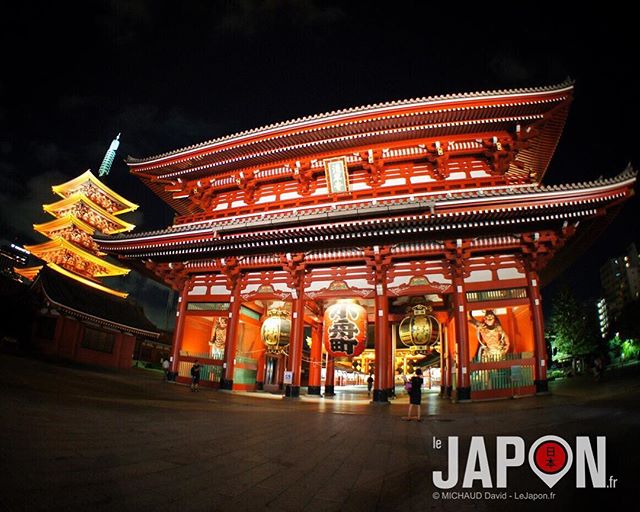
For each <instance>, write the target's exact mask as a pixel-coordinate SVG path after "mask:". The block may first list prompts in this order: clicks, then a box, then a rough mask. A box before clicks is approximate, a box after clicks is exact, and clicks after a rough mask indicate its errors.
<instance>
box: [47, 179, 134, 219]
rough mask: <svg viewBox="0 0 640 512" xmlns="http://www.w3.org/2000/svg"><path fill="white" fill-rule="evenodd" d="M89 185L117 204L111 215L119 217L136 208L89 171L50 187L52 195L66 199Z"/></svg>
mask: <svg viewBox="0 0 640 512" xmlns="http://www.w3.org/2000/svg"><path fill="white" fill-rule="evenodd" d="M86 183H91V184H93V185H95V186H96V187H97V188H98V189H100V191H101V192H102V193H103V194H105V195H106V196H107V197H108V198H109V199H111V200H112V201H114V202H115V203H117V204H119V207H118V208H117V209H116V210H115V211H113V212H112V213H113V215H120V214H121V213H126V212H130V211H133V210H135V209H136V208H138V205H137V204H134V203H132V202H131V201H129V200H128V199H125V198H124V197H122V196H121V195H120V194H118V193H117V192H114V191H113V190H111V189H110V188H109V187H107V186H106V185H105V184H104V183H102V182H101V181H100V180H99V179H98V178H96V177H95V176H94V175H93V173H92V172H91V171H90V170H87V171H85V172H83V173H82V174H81V175H79V176H77V177H75V178H73V179H72V180H69V181H66V182H64V183H61V184H60V185H54V186H52V187H51V189H52V190H53V192H54V193H56V194H58V195H59V196H60V197H63V198H66V197H69V196H70V195H73V194H75V193H76V192H77V191H78V190H79V189H80V188H82V186H83V185H85V184H86Z"/></svg>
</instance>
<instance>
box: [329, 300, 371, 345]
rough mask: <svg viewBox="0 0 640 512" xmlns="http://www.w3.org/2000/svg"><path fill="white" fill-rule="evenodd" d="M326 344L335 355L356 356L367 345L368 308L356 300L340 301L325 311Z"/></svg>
mask: <svg viewBox="0 0 640 512" xmlns="http://www.w3.org/2000/svg"><path fill="white" fill-rule="evenodd" d="M323 341H324V346H325V348H326V349H327V352H328V353H329V354H331V355H333V356H334V357H355V356H359V355H360V354H362V352H363V351H364V349H365V348H366V346H367V310H366V309H364V308H363V307H362V306H361V305H360V304H356V303H355V302H338V303H337V304H333V305H331V306H329V307H328V308H327V310H326V311H325V312H324V333H323Z"/></svg>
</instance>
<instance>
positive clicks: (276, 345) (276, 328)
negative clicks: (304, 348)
mask: <svg viewBox="0 0 640 512" xmlns="http://www.w3.org/2000/svg"><path fill="white" fill-rule="evenodd" d="M267 314H268V316H267V318H265V320H264V321H263V322H262V328H261V329H260V337H261V338H262V343H264V344H265V345H266V347H267V352H269V353H275V354H278V353H281V352H282V351H284V349H285V347H286V346H287V345H289V338H290V337H291V320H290V318H289V313H288V312H287V311H285V310H283V309H278V308H274V309H270V310H269V312H268V313H267Z"/></svg>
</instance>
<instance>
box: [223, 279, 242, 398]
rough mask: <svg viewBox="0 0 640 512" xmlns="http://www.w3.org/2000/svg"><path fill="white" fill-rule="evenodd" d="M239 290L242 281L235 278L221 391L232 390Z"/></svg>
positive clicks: (238, 312) (238, 317)
mask: <svg viewBox="0 0 640 512" xmlns="http://www.w3.org/2000/svg"><path fill="white" fill-rule="evenodd" d="M241 290H242V279H240V277H237V278H236V279H234V280H233V288H232V290H231V298H230V301H231V308H230V311H229V322H228V326H229V327H228V328H227V339H226V341H225V350H224V363H223V366H222V368H223V370H222V379H221V381H220V388H221V389H233V372H234V370H235V366H236V350H237V348H238V326H239V325H240V306H241V305H242V300H241V298H240V292H241Z"/></svg>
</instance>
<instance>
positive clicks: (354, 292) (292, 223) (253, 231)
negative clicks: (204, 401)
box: [99, 82, 636, 402]
mask: <svg viewBox="0 0 640 512" xmlns="http://www.w3.org/2000/svg"><path fill="white" fill-rule="evenodd" d="M572 91H573V84H572V83H570V82H566V83H562V84H559V85H556V86H549V87H541V88H528V89H518V90H506V91H490V92H482V93H473V94H461V95H447V96H438V97H430V98H421V99H412V100H405V101H397V102H391V103H384V104H377V105H371V106H366V107H359V108H351V109H347V110H341V111H336V112H331V113H328V114H322V115H316V116H311V117H305V118H301V119H296V120H293V121H288V122H284V123H280V124H274V125H270V126H266V127H263V128H258V129H255V130H250V131H246V132H242V133H238V134H234V135H230V136H227V137H222V138H220V139H216V140H212V141H209V142H205V143H201V144H196V145H193V146H190V147H187V148H183V149H180V150H176V151H172V152H169V153H164V154H161V155H157V156H152V157H148V158H142V159H137V158H131V157H130V158H128V160H127V163H128V165H129V167H130V171H131V173H132V174H134V175H136V176H138V177H139V178H140V179H141V180H142V181H143V182H144V183H145V184H146V185H147V186H149V187H150V188H151V189H152V190H153V191H154V192H155V193H156V194H157V195H158V196H159V197H160V198H162V199H163V200H164V201H166V202H167V203H168V204H169V205H170V206H171V207H172V208H173V209H175V211H176V212H177V214H178V216H177V217H176V218H175V221H174V224H173V225H172V226H170V227H168V228H166V229H164V230H161V231H155V232H148V233H136V234H127V235H117V236H115V237H108V238H107V237H104V238H103V239H100V240H99V245H100V247H101V248H102V249H103V250H105V251H107V252H109V253H111V254H114V255H117V256H118V257H119V258H121V259H122V260H124V261H127V262H129V264H130V265H133V266H136V265H137V266H138V268H141V269H145V270H146V271H147V272H152V273H153V274H154V275H155V276H156V278H160V279H162V280H163V281H164V282H165V283H167V284H169V285H171V286H172V287H173V288H174V289H175V290H178V291H179V292H180V299H179V307H178V312H177V321H176V329H175V338H174V345H173V354H172V355H173V360H172V364H173V369H174V370H175V371H178V373H179V380H183V381H186V380H187V379H188V378H189V367H190V366H191V364H192V362H193V361H194V360H195V359H196V358H197V359H199V360H200V362H201V363H203V365H204V374H203V380H204V381H205V383H208V384H209V385H212V386H220V387H221V388H223V389H244V390H247V389H249V390H251V389H271V388H273V387H276V386H282V382H283V374H284V371H285V370H287V371H289V372H292V380H291V383H288V384H286V385H285V386H284V387H285V395H286V396H290V397H297V396H299V394H300V388H301V386H302V387H304V386H305V385H306V386H308V393H309V394H320V393H321V368H322V367H323V365H324V366H325V367H327V377H326V381H325V383H324V384H325V392H327V393H329V394H330V393H331V392H332V391H333V386H334V382H333V367H334V364H335V361H334V357H333V355H332V354H331V353H328V354H327V355H325V356H323V352H326V347H323V344H322V343H321V341H320V340H321V339H322V332H323V328H324V329H325V330H326V329H327V328H329V327H328V326H323V313H324V311H325V310H326V308H327V307H330V306H331V305H332V304H334V303H339V302H345V301H346V302H347V303H358V304H359V305H361V306H363V307H364V308H365V311H366V313H365V314H366V325H367V326H368V327H367V328H366V329H367V330H368V331H369V332H373V345H374V353H375V365H374V366H375V383H374V401H377V402H384V401H386V400H387V398H388V396H389V394H390V392H391V390H392V388H393V386H394V374H395V372H396V360H395V357H394V352H395V351H396V343H395V340H396V339H397V328H398V324H399V323H400V321H401V320H402V319H403V318H404V317H405V316H406V315H407V311H408V310H409V306H412V305H415V304H423V305H427V306H429V307H431V308H432V309H433V314H434V315H435V316H436V317H437V318H438V320H439V322H440V323H441V325H442V341H441V347H436V348H437V349H438V350H439V351H440V352H442V354H441V357H440V360H441V368H442V389H441V392H442V395H443V396H450V397H452V398H453V399H455V400H459V401H460V400H469V399H483V398H495V397H503V396H512V395H515V394H518V395H525V394H534V393H536V392H545V391H546V390H547V376H546V370H547V368H546V362H547V354H546V349H545V341H544V332H543V331H544V326H543V316H542V308H541V294H540V287H541V285H542V284H543V283H545V282H548V281H549V280H550V279H552V278H553V277H554V276H555V275H557V274H558V273H559V272H561V271H562V270H563V269H564V268H565V267H566V266H567V265H568V264H570V262H571V260H572V258H573V257H574V256H575V255H576V254H577V253H579V252H580V251H583V250H585V248H586V246H587V244H588V243H589V242H591V241H592V240H593V239H594V238H595V237H596V236H597V235H598V233H599V232H600V231H601V230H602V229H604V228H605V226H606V225H607V224H608V222H609V221H610V220H611V218H612V216H613V215H615V214H616V213H617V211H618V210H619V208H620V206H621V204H622V203H623V202H624V201H625V200H627V199H628V198H629V197H630V196H631V195H632V194H633V187H634V184H635V180H636V172H635V171H634V170H632V169H631V168H630V167H629V168H627V169H626V170H624V171H623V172H622V173H621V174H619V175H618V176H615V177H612V178H610V179H599V180H597V181H593V182H588V183H577V184H566V185H560V186H544V185H542V184H541V180H542V178H543V176H544V173H545V171H546V169H547V166H548V164H549V161H550V159H551V157H552V155H553V152H554V150H555V147H556V145H557V143H558V140H559V138H560V135H561V133H562V130H563V127H564V124H565V120H566V117H567V114H568V111H569V105H570V103H571V99H572ZM273 309H278V310H279V311H280V312H279V313H277V314H276V313H271V310H273ZM273 315H276V316H277V315H281V317H282V318H285V317H288V318H290V324H288V326H290V327H289V329H290V335H289V344H288V347H287V349H286V351H285V352H286V357H285V354H284V353H283V352H282V350H281V349H279V348H276V349H275V350H273V349H270V350H268V351H267V350H266V349H265V345H264V344H263V343H262V341H261V336H260V326H261V324H262V323H263V322H264V321H265V319H266V318H267V317H268V316H273ZM345 318H346V317H345ZM344 321H345V322H346V321H347V320H344ZM334 328H335V326H333V325H332V326H331V329H334ZM359 331H361V329H359V330H358V332H359ZM369 343H370V344H371V340H370V341H369ZM347 359H348V358H347Z"/></svg>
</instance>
